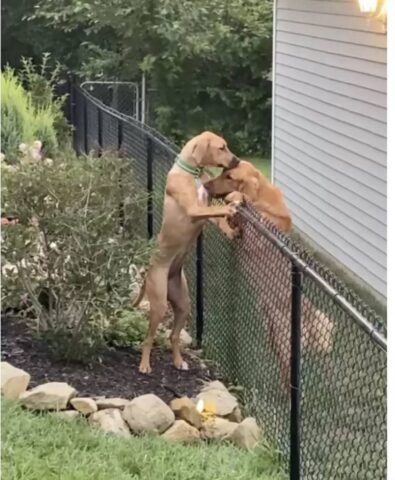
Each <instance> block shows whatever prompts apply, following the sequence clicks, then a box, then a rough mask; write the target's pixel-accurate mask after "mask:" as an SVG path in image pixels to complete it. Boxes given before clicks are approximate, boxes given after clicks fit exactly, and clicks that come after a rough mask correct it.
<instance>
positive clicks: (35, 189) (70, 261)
mask: <svg viewBox="0 0 395 480" xmlns="http://www.w3.org/2000/svg"><path fill="white" fill-rule="evenodd" d="M126 162H127V160H123V159H119V158H117V157H115V156H102V157H101V158H94V159H93V158H90V157H86V158H85V157H84V158H77V157H75V156H74V155H69V156H65V157H62V158H59V159H57V160H54V161H53V162H52V163H51V162H49V163H48V162H45V160H39V161H36V162H20V163H19V164H18V165H17V166H14V167H13V168H12V171H10V167H9V166H7V165H3V166H2V177H3V195H2V211H7V212H12V214H13V215H14V216H16V217H17V218H18V220H19V222H18V223H17V224H14V225H12V226H7V227H4V228H3V232H2V235H3V241H2V257H3V258H2V259H3V268H2V280H3V305H4V306H16V304H18V303H20V302H21V301H22V302H24V303H25V304H28V305H29V306H30V312H31V313H32V314H33V318H30V320H29V325H30V326H31V327H32V328H33V329H34V331H35V332H36V333H37V334H38V335H40V336H42V337H45V338H46V340H47V343H48V345H49V346H51V347H52V349H53V350H54V352H56V353H57V354H58V355H61V356H63V357H65V358H67V359H74V360H85V359H89V357H91V356H92V355H93V354H95V353H96V352H97V351H98V349H100V348H101V347H102V346H103V345H104V344H105V343H106V342H107V341H108V340H109V336H110V337H111V338H112V341H113V343H116V341H117V342H118V343H121V342H122V341H124V340H122V339H121V337H122V335H121V334H119V335H118V337H117V334H116V333H114V328H116V325H119V324H120V323H119V322H121V321H122V322H124V319H123V317H122V316H121V317H120V316H119V311H120V310H123V309H126V308H128V307H129V308H130V304H131V298H130V294H131V291H132V287H133V283H134V282H135V278H134V277H135V275H134V274H133V272H135V271H136V265H139V266H141V265H144V264H145V262H146V261H147V260H148V258H149V255H150V253H151V251H152V248H151V246H150V245H147V242H146V240H145V239H144V238H143V235H142V234H143V233H144V234H145V229H144V227H145V224H143V225H142V223H141V219H142V218H143V217H142V215H141V214H142V211H143V208H144V207H145V201H146V199H145V197H144V195H143V194H142V192H141V191H140V189H139V187H138V185H137V184H136V182H135V180H134V176H133V172H132V170H131V168H130V165H129V164H127V163H126ZM121 204H123V227H120V205H121ZM139 226H141V228H139ZM133 315H134V314H133ZM129 318H130V319H131V322H132V323H133V318H132V317H129ZM136 318H137V317H136ZM139 322H140V320H138V322H137V323H136V325H140V323H139ZM130 328H132V329H133V328H135V329H136V331H138V332H139V331H140V330H139V329H140V327H139V326H131V327H130ZM111 331H112V332H113V333H111ZM139 335H140V334H138V335H137V337H138V338H140V336H139ZM116 338H118V340H116V341H115V339H116ZM122 338H123V337H122ZM131 338H134V337H133V335H131ZM128 341H130V340H128ZM125 342H126V341H125Z"/></svg>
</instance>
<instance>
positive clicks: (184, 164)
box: [176, 156, 203, 178]
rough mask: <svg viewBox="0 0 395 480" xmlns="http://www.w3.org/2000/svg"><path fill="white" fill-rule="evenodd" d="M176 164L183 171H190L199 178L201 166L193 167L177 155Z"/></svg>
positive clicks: (201, 171)
mask: <svg viewBox="0 0 395 480" xmlns="http://www.w3.org/2000/svg"><path fill="white" fill-rule="evenodd" d="M176 165H177V166H178V167H180V168H181V170H184V172H187V173H190V174H191V175H193V176H194V177H196V178H199V177H201V176H202V173H203V167H193V166H192V165H189V163H187V162H186V161H185V160H183V159H182V158H181V157H179V156H177V157H176Z"/></svg>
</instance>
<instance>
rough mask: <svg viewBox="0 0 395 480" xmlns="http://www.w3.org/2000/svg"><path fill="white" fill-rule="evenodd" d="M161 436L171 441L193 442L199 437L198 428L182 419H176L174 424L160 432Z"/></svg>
mask: <svg viewBox="0 0 395 480" xmlns="http://www.w3.org/2000/svg"><path fill="white" fill-rule="evenodd" d="M162 438H164V439H165V440H168V441H171V442H180V443H194V442H196V441H198V440H199V439H200V435H199V430H198V429H197V428H195V427H192V425H190V424H189V423H187V422H185V421H184V420H176V421H175V422H174V424H173V425H172V426H171V427H170V428H169V429H168V430H166V432H165V433H163V434H162Z"/></svg>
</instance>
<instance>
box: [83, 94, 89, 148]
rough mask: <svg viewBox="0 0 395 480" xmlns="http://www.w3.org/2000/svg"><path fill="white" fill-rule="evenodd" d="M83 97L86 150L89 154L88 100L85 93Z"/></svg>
mask: <svg viewBox="0 0 395 480" xmlns="http://www.w3.org/2000/svg"><path fill="white" fill-rule="evenodd" d="M82 98H83V99H84V152H85V154H86V155H88V152H89V147H88V100H87V98H86V96H85V95H83V97H82Z"/></svg>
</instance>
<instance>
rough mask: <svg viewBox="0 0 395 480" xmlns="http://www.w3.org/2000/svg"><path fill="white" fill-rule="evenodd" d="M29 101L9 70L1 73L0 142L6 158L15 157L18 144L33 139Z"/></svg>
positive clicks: (32, 123) (32, 120) (32, 121)
mask: <svg viewBox="0 0 395 480" xmlns="http://www.w3.org/2000/svg"><path fill="white" fill-rule="evenodd" d="M34 133H35V132H34V115H33V109H32V105H31V101H30V98H29V96H28V95H27V93H26V92H25V90H24V89H23V87H22V85H20V83H19V82H18V80H17V78H16V77H15V76H14V74H13V72H12V71H11V70H6V71H5V72H2V73H1V143H2V150H3V151H4V152H5V153H6V155H7V158H8V160H11V161H13V160H15V159H16V158H17V152H18V145H19V144H20V143H21V142H22V141H23V142H25V143H31V142H32V141H33V140H34Z"/></svg>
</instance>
